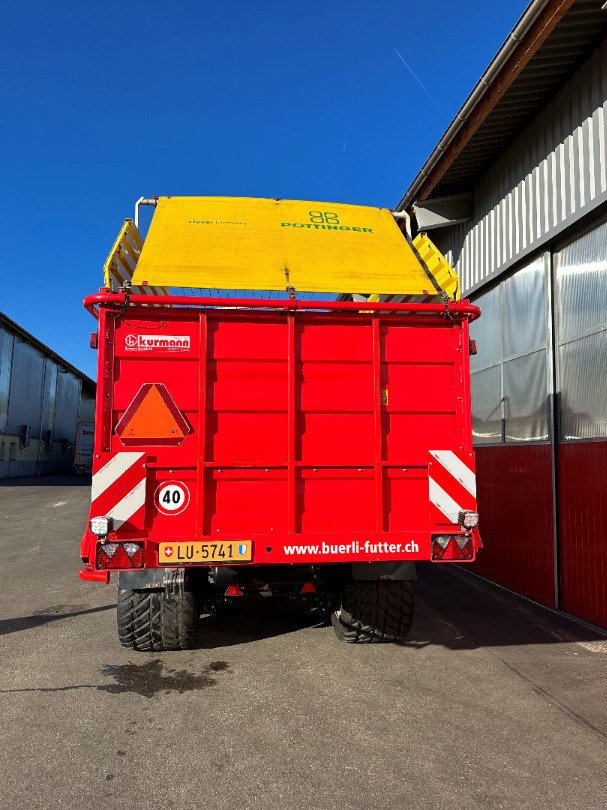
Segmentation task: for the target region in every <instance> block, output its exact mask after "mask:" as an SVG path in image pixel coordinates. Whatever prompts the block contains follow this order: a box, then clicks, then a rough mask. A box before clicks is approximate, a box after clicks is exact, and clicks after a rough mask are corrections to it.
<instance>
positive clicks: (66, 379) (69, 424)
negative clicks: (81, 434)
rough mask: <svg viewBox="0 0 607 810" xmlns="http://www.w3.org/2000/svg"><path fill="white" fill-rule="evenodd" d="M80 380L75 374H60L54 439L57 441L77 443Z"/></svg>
mask: <svg viewBox="0 0 607 810" xmlns="http://www.w3.org/2000/svg"><path fill="white" fill-rule="evenodd" d="M80 386H81V382H80V380H79V379H77V378H76V377H74V375H73V374H70V373H69V372H67V373H63V374H62V373H60V374H59V377H58V379H57V404H56V406H55V424H54V427H53V438H54V439H55V441H57V440H60V439H68V440H69V441H75V439H76V426H77V424H78V412H79V410H80Z"/></svg>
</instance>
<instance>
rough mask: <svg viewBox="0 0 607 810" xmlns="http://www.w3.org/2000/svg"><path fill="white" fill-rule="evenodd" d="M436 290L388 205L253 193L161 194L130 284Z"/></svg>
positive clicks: (356, 289) (311, 289)
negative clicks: (268, 197) (277, 197)
mask: <svg viewBox="0 0 607 810" xmlns="http://www.w3.org/2000/svg"><path fill="white" fill-rule="evenodd" d="M144 282H147V284H148V285H154V286H162V287H202V288H204V287H212V288H218V289H237V290H284V289H285V288H286V287H289V286H290V287H294V288H295V289H296V290H297V291H303V292H343V291H344V290H346V291H366V292H371V291H373V292H376V293H380V294H385V293H403V294H421V293H423V292H424V291H427V292H430V293H431V292H434V291H435V289H436V284H435V282H433V281H432V279H431V276H429V274H427V273H426V271H425V270H424V268H423V266H422V265H421V264H420V262H419V260H418V258H417V257H416V255H415V253H414V251H413V250H412V248H411V247H410V245H409V243H408V242H407V240H406V239H405V237H404V236H403V234H402V233H401V231H400V229H399V227H398V225H397V224H396V222H395V221H394V218H393V216H392V214H391V213H390V211H389V210H388V209H386V208H370V207H365V206H358V205H344V204H341V203H318V202H302V201H299V200H265V199H255V198H252V197H160V198H159V199H158V204H157V207H156V211H155V213H154V216H153V218H152V223H151V225H150V229H149V232H148V234H147V237H146V239H145V242H144V245H143V248H142V251H141V256H140V257H139V261H138V263H137V266H136V268H135V272H134V275H133V284H136V285H140V284H143V283H144Z"/></svg>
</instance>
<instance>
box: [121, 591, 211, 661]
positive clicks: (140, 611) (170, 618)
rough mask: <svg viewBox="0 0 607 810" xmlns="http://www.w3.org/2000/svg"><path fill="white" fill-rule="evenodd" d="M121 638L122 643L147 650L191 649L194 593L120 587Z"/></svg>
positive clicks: (193, 622) (130, 647)
mask: <svg viewBox="0 0 607 810" xmlns="http://www.w3.org/2000/svg"><path fill="white" fill-rule="evenodd" d="M117 618H118V638H119V639H120V643H121V644H122V646H123V647H127V648H128V649H131V650H140V651H144V652H162V651H165V650H166V651H169V650H189V649H190V648H191V647H192V646H193V644H194V630H195V627H196V610H195V603H194V596H193V594H192V593H189V592H187V591H186V592H185V593H184V594H183V595H181V596H177V595H174V594H171V595H170V596H167V595H166V593H165V592H164V591H150V590H147V591H131V590H128V589H125V588H121V589H119V591H118V609H117Z"/></svg>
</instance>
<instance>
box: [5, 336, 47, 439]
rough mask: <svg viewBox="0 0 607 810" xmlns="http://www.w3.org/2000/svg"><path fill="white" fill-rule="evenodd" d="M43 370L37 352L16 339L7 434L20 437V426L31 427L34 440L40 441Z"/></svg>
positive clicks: (40, 357) (43, 364) (42, 362)
mask: <svg viewBox="0 0 607 810" xmlns="http://www.w3.org/2000/svg"><path fill="white" fill-rule="evenodd" d="M44 366H45V361H44V357H42V355H41V354H40V353H39V352H38V351H37V349H35V348H34V347H33V346H30V345H29V344H28V343H24V342H23V341H22V340H20V339H19V338H15V346H14V349H13V365H12V375H11V376H12V379H11V386H10V397H9V403H8V427H7V433H12V434H15V435H17V434H18V433H19V431H20V430H21V425H31V428H32V439H37V438H39V437H40V423H41V417H42V414H41V408H42V399H43V397H42V381H43V379H44Z"/></svg>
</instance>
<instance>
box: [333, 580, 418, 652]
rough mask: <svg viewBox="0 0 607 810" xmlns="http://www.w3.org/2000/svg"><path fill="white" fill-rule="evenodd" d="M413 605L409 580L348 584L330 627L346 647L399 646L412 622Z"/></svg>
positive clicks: (412, 583) (412, 589)
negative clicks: (346, 644) (355, 645)
mask: <svg viewBox="0 0 607 810" xmlns="http://www.w3.org/2000/svg"><path fill="white" fill-rule="evenodd" d="M414 605H415V582H414V581H413V580H398V581H394V580H377V581H373V582H349V583H348V584H347V585H346V586H345V587H344V589H343V591H342V597H341V607H340V608H339V610H336V611H334V612H333V614H332V615H331V624H332V625H333V629H334V630H335V634H336V635H337V637H338V638H339V639H340V640H341V641H346V642H348V643H349V644H374V643H378V642H389V641H392V642H397V643H398V642H401V643H402V642H403V641H405V639H406V637H407V634H408V633H409V630H410V629H411V624H412V623H413V610H414Z"/></svg>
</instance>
